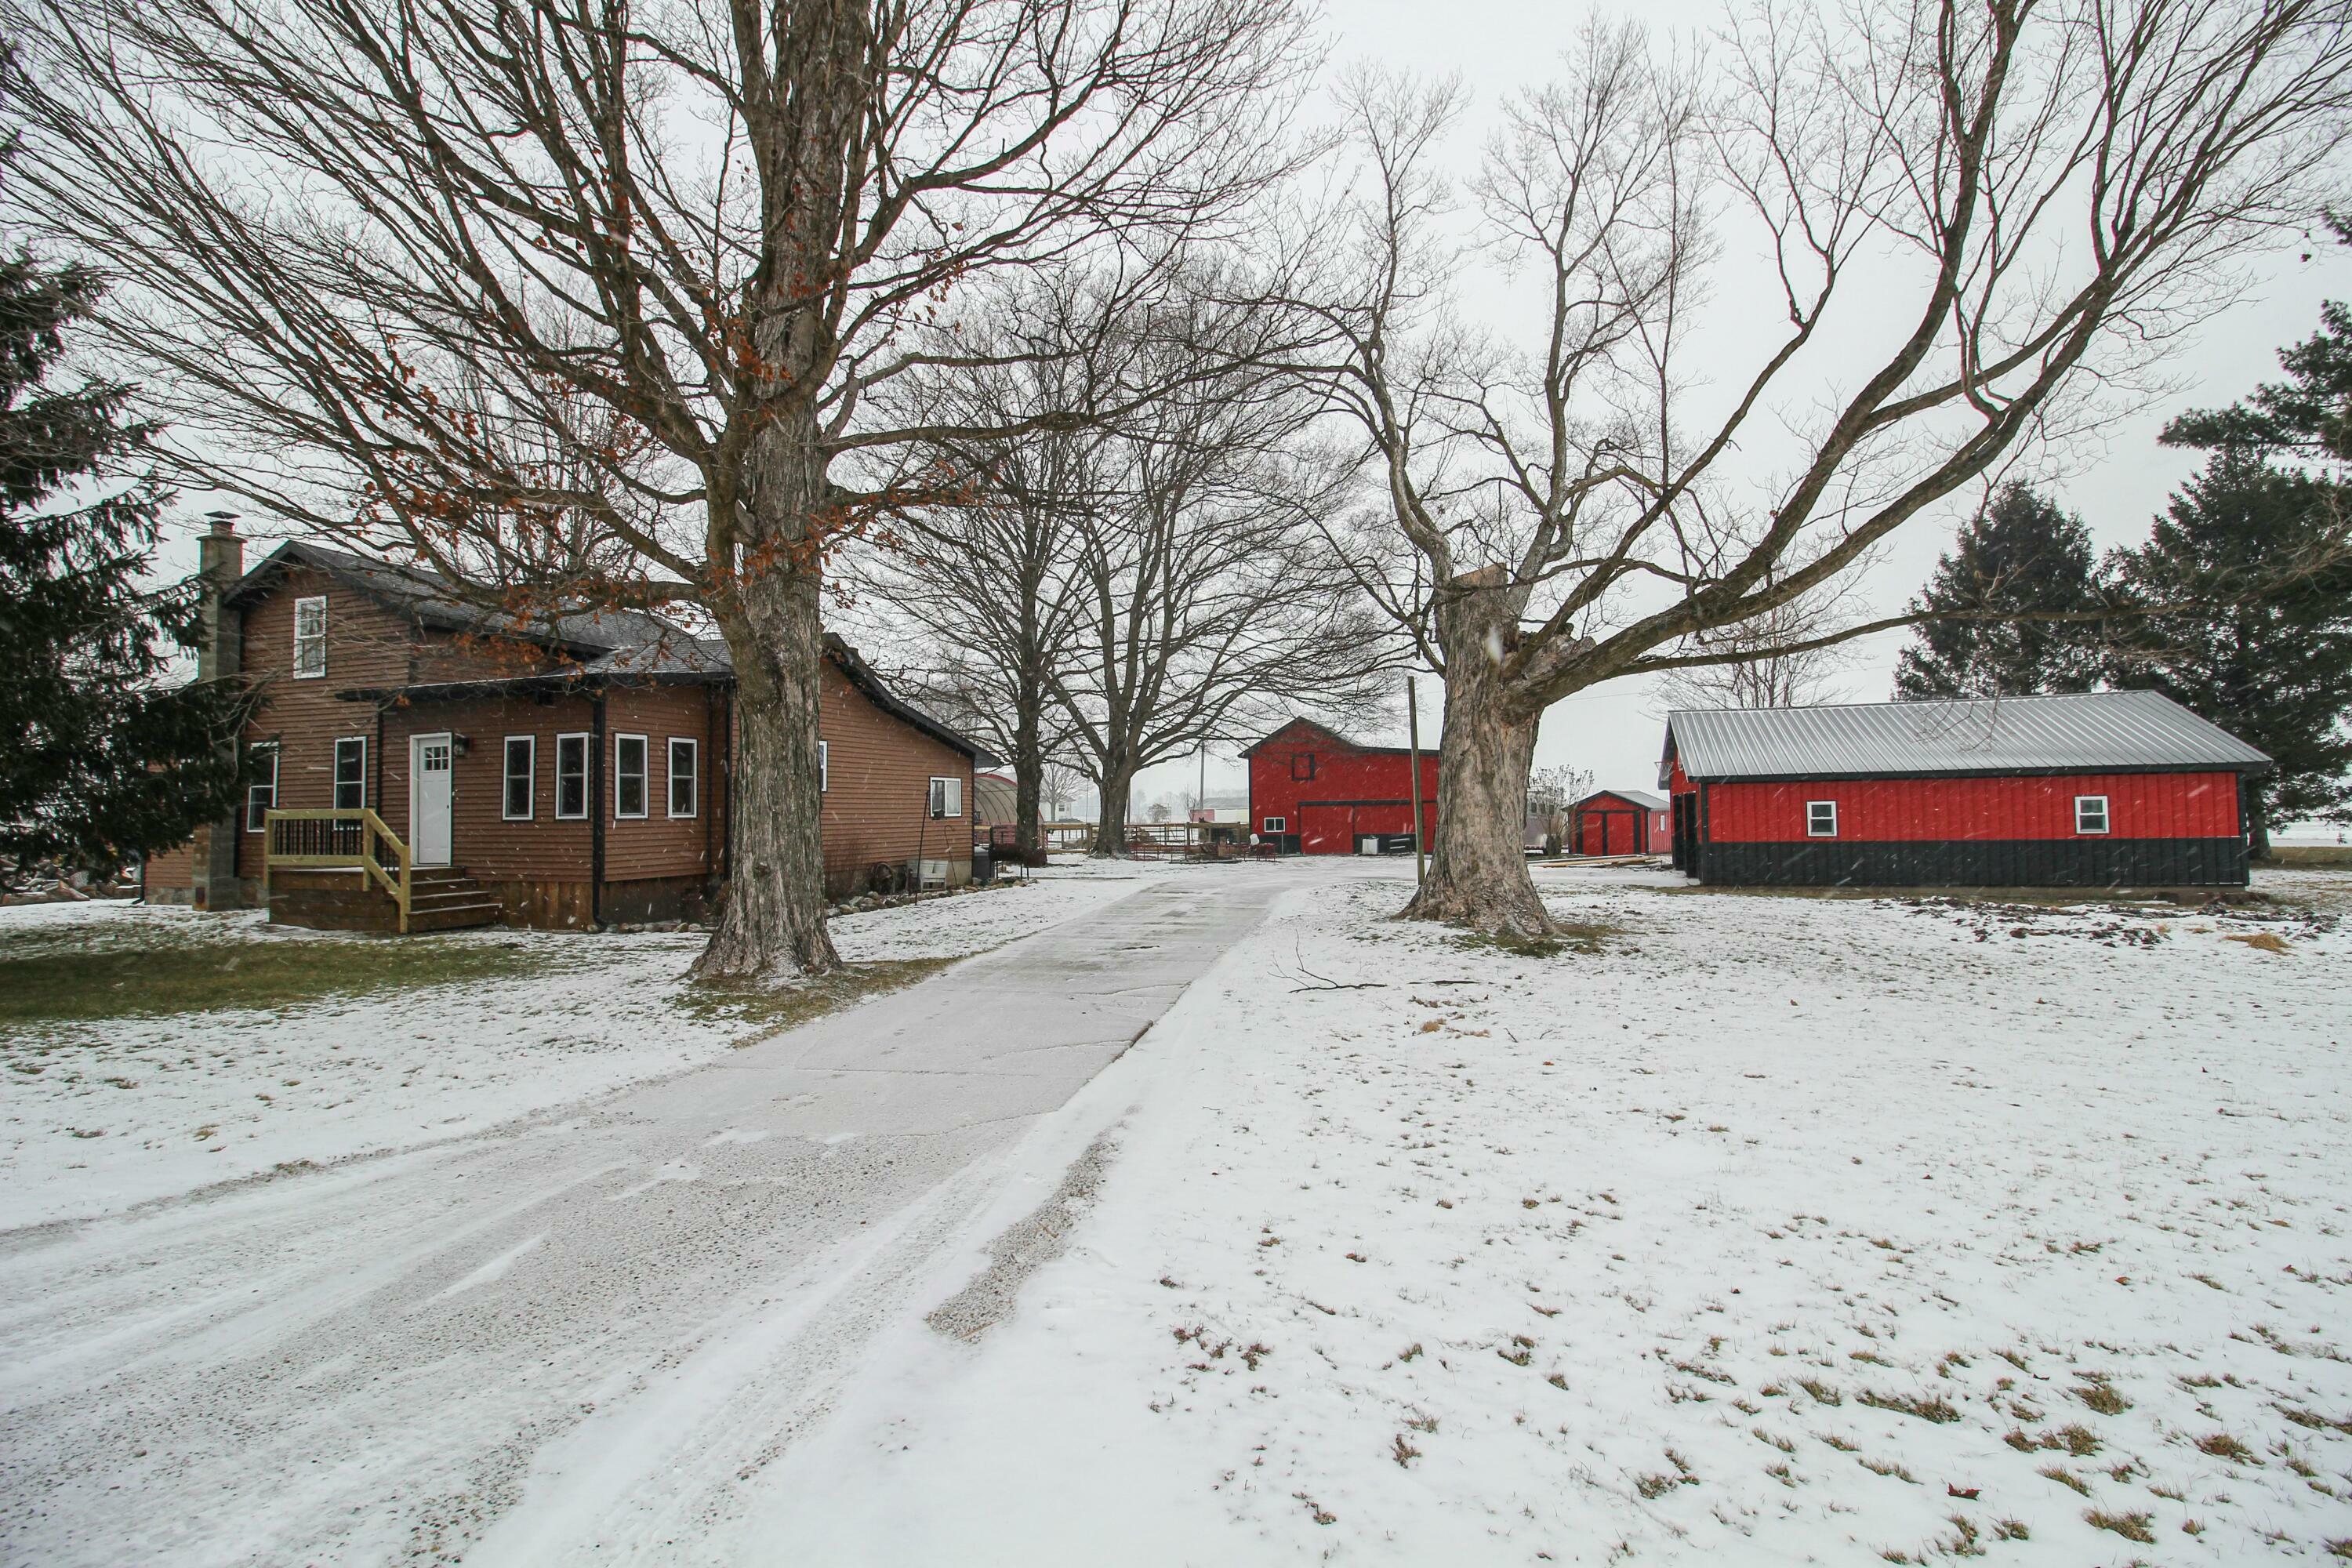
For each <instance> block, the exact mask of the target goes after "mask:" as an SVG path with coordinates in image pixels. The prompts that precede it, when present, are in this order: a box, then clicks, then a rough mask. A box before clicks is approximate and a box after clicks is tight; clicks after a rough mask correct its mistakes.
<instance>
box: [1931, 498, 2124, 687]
mask: <svg viewBox="0 0 2352 1568" xmlns="http://www.w3.org/2000/svg"><path fill="white" fill-rule="evenodd" d="M2096 560H2097V557H2096V556H2095V554H2094V553H2093V552H2092V549H2091V535H2090V532H2089V531H2087V530H2086V529H2084V526H2083V522H2082V520H2081V519H2080V518H2076V517H2070V516H2068V515H2067V514H2066V513H2065V512H2063V511H2061V510H2058V508H2057V507H2055V506H2054V505H2053V504H2052V503H2051V502H2049V501H2047V500H2043V499H2042V497H2041V496H2038V495H2036V494H2034V492H2033V491H2032V490H2031V489H2028V488H2026V487H2025V486H2023V485H2021V484H2009V485H2004V486H2002V487H2001V489H2000V491H1999V492H1998V493H1997V494H1996V495H1995V496H1994V497H1993V501H1992V505H1991V506H1990V507H1988V508H1987V509H1986V510H1983V511H1981V512H1979V513H1978V514H1977V516H1976V517H1975V518H1974V519H1972V520H1971V521H1969V525H1968V527H1967V528H1965V529H1963V530H1961V531H1960V538H1959V542H1958V546H1957V547H1956V548H1954V549H1952V550H1949V551H1947V552H1945V553H1944V556H1943V558H1942V559H1941V560H1939V561H1937V563H1936V574H1935V576H1934V577H1933V578H1931V579H1930V580H1929V581H1928V584H1927V591H1926V592H1925V593H1923V594H1922V595H1920V596H1919V598H1918V599H1917V600H1916V601H1915V602H1914V604H1913V605H1912V608H1913V609H1915V610H1924V611H1928V612H1932V613H1934V614H1935V615H1937V616H1946V617H1951V618H1947V619H1937V620H1929V621H1925V622H1922V623H1921V624H1920V625H1919V626H1917V627H1916V629H1915V631H1914V633H1913V637H1914V641H1913V644H1912V646H1911V647H1906V648H1905V649H1904V650H1903V656H1902V658H1901V660H1900V661H1899V662H1898V663H1897V664H1896V666H1895V696H1897V697H1904V698H1919V697H2020V696H2025V695H2028V694H2030V693H2032V692H2037V691H2084V690H2088V689H2090V686H2091V684H2092V682H2093V681H2095V680H2096V679H2098V676H2099V658H2098V654H2097V651H2096V649H2097V637H2096V634H2095V631H2094V630H2093V626H2094V623H2089V622H2084V621H2063V620H2046V619H2023V618H2020V617H2024V616H2051V615H2067V614H2081V613H2083V612H2086V611H2092V610H2096V609H2097V608H2099V606H2100V604H2101V599H2100V595H2099V592H2098V588H2097V586H2096V584H2095V581H2094V579H2093V570H2094V567H2095V563H2096Z"/></svg>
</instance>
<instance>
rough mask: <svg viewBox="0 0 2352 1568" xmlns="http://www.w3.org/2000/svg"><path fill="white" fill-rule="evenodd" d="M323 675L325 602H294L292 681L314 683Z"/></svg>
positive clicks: (325, 645)
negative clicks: (313, 681) (310, 681)
mask: <svg viewBox="0 0 2352 1568" xmlns="http://www.w3.org/2000/svg"><path fill="white" fill-rule="evenodd" d="M326 673H327V600H326V596H325V595H320V596H319V597H317V598H315V599H297V600H295V601H294V679H297V680H316V679H319V678H320V677H321V676H323V675H325V674H326Z"/></svg>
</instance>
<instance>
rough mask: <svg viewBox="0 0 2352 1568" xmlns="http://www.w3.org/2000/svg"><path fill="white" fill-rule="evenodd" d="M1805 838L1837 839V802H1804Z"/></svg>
mask: <svg viewBox="0 0 2352 1568" xmlns="http://www.w3.org/2000/svg"><path fill="white" fill-rule="evenodd" d="M1805 837H1808V838H1835V837H1837V802H1835V801H1833V800H1809V801H1807V802H1805Z"/></svg>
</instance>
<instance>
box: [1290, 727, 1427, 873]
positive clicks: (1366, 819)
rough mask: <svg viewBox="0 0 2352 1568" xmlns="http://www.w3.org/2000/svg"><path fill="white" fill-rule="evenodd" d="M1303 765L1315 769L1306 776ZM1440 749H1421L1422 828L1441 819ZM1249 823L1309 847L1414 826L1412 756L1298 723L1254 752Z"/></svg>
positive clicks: (1319, 849) (1351, 846)
mask: <svg viewBox="0 0 2352 1568" xmlns="http://www.w3.org/2000/svg"><path fill="white" fill-rule="evenodd" d="M1299 773H1308V774H1309V775H1310V776H1308V777H1306V778H1300V777H1298V776H1297V774H1299ZM1437 775H1438V756H1437V753H1436V752H1423V753H1422V754H1421V804H1422V826H1423V834H1424V835H1426V834H1428V833H1432V832H1434V831H1435V830H1436V827H1437ZM1249 779H1250V823H1249V827H1250V831H1251V832H1252V833H1255V834H1258V835H1261V836H1263V835H1265V833H1266V832H1267V828H1266V826H1265V823H1266V819H1267V818H1268V817H1280V818H1281V819H1282V820H1283V823H1284V826H1282V827H1281V828H1279V829H1276V830H1275V831H1276V832H1279V833H1283V834H1295V835H1297V837H1298V848H1299V852H1300V853H1301V854H1305V855H1352V854H1354V853H1355V852H1356V841H1357V839H1358V838H1359V837H1362V836H1367V835H1373V834H1379V835H1399V834H1407V833H1411V832H1412V756H1411V755H1410V754H1409V753H1407V752H1388V751H1359V750H1356V749H1355V748H1353V747H1350V746H1348V745H1346V744H1345V743H1343V742H1339V740H1338V739H1337V738H1336V737H1333V736H1331V735H1328V734H1326V733H1323V732H1321V731H1315V730H1313V729H1312V727H1311V726H1307V725H1302V724H1293V725H1290V726H1286V728H1285V729H1283V730H1279V731H1276V732H1275V734H1274V736H1272V737H1269V738H1268V739H1267V740H1265V741H1262V742H1259V743H1258V744H1257V746H1256V747H1255V748H1254V749H1253V750H1252V752H1251V753H1250V759H1249Z"/></svg>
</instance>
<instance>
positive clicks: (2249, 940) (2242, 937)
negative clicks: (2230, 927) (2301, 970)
mask: <svg viewBox="0 0 2352 1568" xmlns="http://www.w3.org/2000/svg"><path fill="white" fill-rule="evenodd" d="M2221 940H2222V941H2223V942H2244V943H2245V944H2246V945H2247V946H2248V947H2251V948H2255V949H2258V950H2259V951H2261V952H2294V949H2293V948H2291V947H2289V946H2287V944H2286V942H2285V940H2284V938H2282V937H2281V936H2280V935H2279V934H2278V933H2277V932H2276V931H2231V933H2230V934H2229V935H2227V936H2224V937H2223V938H2222V939H2221Z"/></svg>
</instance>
